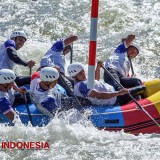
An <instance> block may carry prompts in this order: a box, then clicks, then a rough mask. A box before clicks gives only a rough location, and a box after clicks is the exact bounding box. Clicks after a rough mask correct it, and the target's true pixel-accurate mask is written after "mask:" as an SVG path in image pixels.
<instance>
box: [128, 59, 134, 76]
mask: <svg viewBox="0 0 160 160" xmlns="http://www.w3.org/2000/svg"><path fill="white" fill-rule="evenodd" d="M128 59H129V61H130V64H131V71H132V76H134V69H133V64H132V60H131V59H130V58H128ZM132 76H131V77H132Z"/></svg>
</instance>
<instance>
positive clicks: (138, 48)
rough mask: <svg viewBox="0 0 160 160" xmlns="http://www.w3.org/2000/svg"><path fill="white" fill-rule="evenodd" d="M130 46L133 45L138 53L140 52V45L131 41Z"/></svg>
mask: <svg viewBox="0 0 160 160" xmlns="http://www.w3.org/2000/svg"><path fill="white" fill-rule="evenodd" d="M130 46H131V47H135V48H136V49H137V50H138V53H139V52H140V47H139V46H138V45H137V44H135V43H132V44H131V45H130Z"/></svg>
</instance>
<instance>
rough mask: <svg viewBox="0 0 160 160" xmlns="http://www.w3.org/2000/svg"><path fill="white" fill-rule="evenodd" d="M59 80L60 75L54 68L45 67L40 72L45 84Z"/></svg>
mask: <svg viewBox="0 0 160 160" xmlns="http://www.w3.org/2000/svg"><path fill="white" fill-rule="evenodd" d="M58 78H59V73H58V71H57V69H55V68H52V67H44V68H42V69H41V72H40V79H41V80H42V81H43V82H52V81H55V80H57V79H58Z"/></svg>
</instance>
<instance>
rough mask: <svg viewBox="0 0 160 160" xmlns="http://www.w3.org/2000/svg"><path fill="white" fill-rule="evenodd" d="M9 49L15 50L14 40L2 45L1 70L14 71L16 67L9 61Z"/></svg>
mask: <svg viewBox="0 0 160 160" xmlns="http://www.w3.org/2000/svg"><path fill="white" fill-rule="evenodd" d="M9 47H11V48H12V50H15V42H14V41H13V40H7V41H6V42H4V44H2V45H0V69H3V68H6V69H11V70H12V69H13V67H14V62H13V61H12V60H10V59H9V57H8V54H7V48H9ZM15 51H16V50H15ZM15 53H17V52H15Z"/></svg>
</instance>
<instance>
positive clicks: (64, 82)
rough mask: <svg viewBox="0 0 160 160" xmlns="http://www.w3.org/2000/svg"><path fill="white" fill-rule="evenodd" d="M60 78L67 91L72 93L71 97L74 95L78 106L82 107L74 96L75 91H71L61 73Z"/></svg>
mask: <svg viewBox="0 0 160 160" xmlns="http://www.w3.org/2000/svg"><path fill="white" fill-rule="evenodd" d="M59 78H60V79H61V81H62V82H63V84H64V85H65V86H66V88H67V90H68V91H69V92H70V95H72V96H73V97H74V98H75V100H76V102H77V104H78V105H79V106H82V105H81V103H80V102H79V100H78V98H77V97H76V96H75V95H74V93H73V91H72V90H71V88H70V87H69V86H68V84H67V83H66V81H65V80H64V78H63V76H62V75H61V73H60V74H59Z"/></svg>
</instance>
